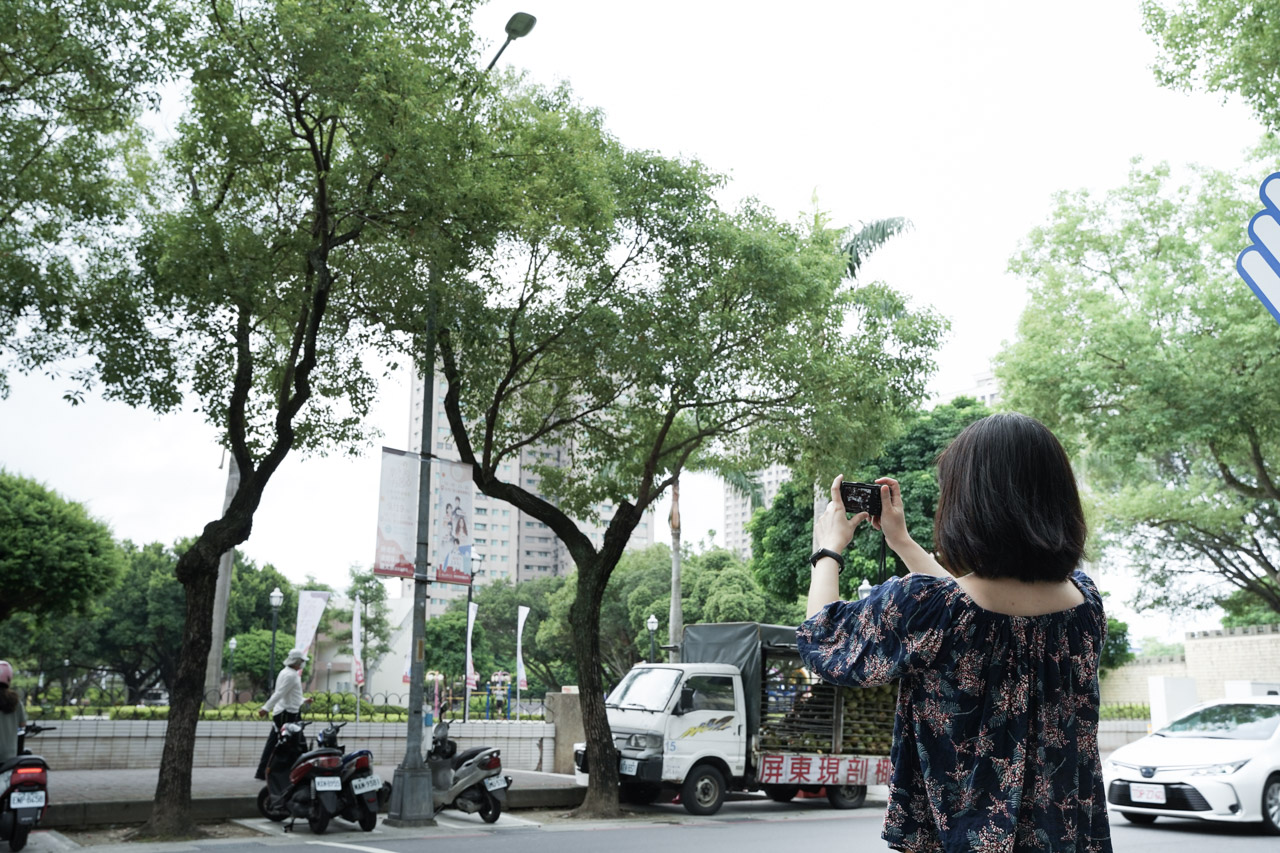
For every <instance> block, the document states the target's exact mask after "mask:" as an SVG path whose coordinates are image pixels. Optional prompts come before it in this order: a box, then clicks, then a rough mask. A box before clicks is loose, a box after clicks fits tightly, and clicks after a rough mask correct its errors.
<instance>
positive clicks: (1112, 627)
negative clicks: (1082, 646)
mask: <svg viewBox="0 0 1280 853" xmlns="http://www.w3.org/2000/svg"><path fill="white" fill-rule="evenodd" d="M1133 657H1134V655H1133V652H1132V651H1131V650H1130V649H1129V624H1128V623H1127V622H1121V621H1120V620H1119V619H1112V618H1111V617H1110V616H1108V617H1107V640H1106V642H1105V643H1103V644H1102V652H1101V654H1099V655H1098V674H1099V675H1105V674H1106V673H1107V672H1109V671H1111V670H1113V669H1119V668H1120V667H1122V666H1124V665H1125V664H1126V663H1128V662H1129V661H1131V660H1133Z"/></svg>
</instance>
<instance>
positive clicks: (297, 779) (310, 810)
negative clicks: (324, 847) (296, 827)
mask: <svg viewBox="0 0 1280 853" xmlns="http://www.w3.org/2000/svg"><path fill="white" fill-rule="evenodd" d="M310 722H311V721H310V720H305V721H302V722H298V723H285V724H284V725H282V726H281V727H280V738H279V740H277V741H276V747H275V750H274V751H273V752H272V753H271V760H270V761H269V762H268V764H267V784H266V787H264V788H263V789H262V790H261V791H259V792H258V811H259V812H261V813H262V816H263V817H265V818H267V819H269V820H274V821H283V820H285V819H286V818H289V817H292V818H293V820H291V821H289V825H288V826H286V827H285V831H286V832H288V831H290V830H292V829H293V824H294V822H296V821H297V819H298V818H300V817H305V818H306V819H307V825H308V826H310V827H311V831H312V832H314V833H315V834H317V835H319V834H321V833H323V832H324V831H325V830H326V829H328V828H329V820H330V818H332V817H333V816H334V815H336V814H339V811H340V804H339V798H340V797H341V794H342V776H341V773H342V751H341V750H339V749H334V748H333V747H325V746H320V747H318V748H317V749H313V750H310V751H308V750H307V735H306V732H305V731H304V730H305V729H306V727H307V726H308V725H309V724H310Z"/></svg>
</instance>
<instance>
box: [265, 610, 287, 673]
mask: <svg viewBox="0 0 1280 853" xmlns="http://www.w3.org/2000/svg"><path fill="white" fill-rule="evenodd" d="M267 600H268V601H270V602H271V671H270V672H268V673H267V684H272V683H274V682H273V679H274V678H275V677H276V628H277V627H279V624H280V605H281V604H284V593H283V592H281V591H280V587H276V588H275V589H273V590H271V594H270V595H268V596H267Z"/></svg>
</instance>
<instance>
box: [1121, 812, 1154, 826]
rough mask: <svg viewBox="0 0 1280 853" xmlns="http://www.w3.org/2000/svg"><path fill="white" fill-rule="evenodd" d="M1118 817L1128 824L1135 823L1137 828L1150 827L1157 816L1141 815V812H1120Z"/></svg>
mask: <svg viewBox="0 0 1280 853" xmlns="http://www.w3.org/2000/svg"><path fill="white" fill-rule="evenodd" d="M1120 816H1121V817H1122V818H1124V819H1125V820H1127V821H1129V823H1136V824H1137V825H1138V826H1150V825H1151V824H1153V823H1155V822H1156V818H1157V817H1158V815H1153V814H1143V813H1142V812H1120Z"/></svg>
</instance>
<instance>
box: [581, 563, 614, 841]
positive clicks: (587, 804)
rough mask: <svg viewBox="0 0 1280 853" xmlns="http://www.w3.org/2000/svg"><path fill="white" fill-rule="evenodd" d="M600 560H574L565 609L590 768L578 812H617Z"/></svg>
mask: <svg viewBox="0 0 1280 853" xmlns="http://www.w3.org/2000/svg"><path fill="white" fill-rule="evenodd" d="M602 568H603V567H602V566H601V565H600V562H599V559H598V558H597V559H596V560H595V561H593V562H592V563H591V564H590V565H579V566H578V590H577V593H576V594H575V595H574V597H573V606H572V607H571V608H570V609H569V623H570V624H571V625H572V626H573V631H572V632H571V634H572V637H573V656H574V659H575V660H577V661H579V665H578V701H579V702H580V703H581V706H582V727H583V729H584V731H585V732H586V736H587V763H588V765H589V766H588V771H589V772H590V774H591V778H590V783H589V784H588V785H587V796H586V799H584V800H583V802H582V805H581V806H579V807H578V808H577V810H575V811H574V814H575V815H576V816H578V817H617V816H618V815H620V814H621V813H622V811H621V809H619V808H618V751H617V750H616V749H615V748H614V746H613V736H612V735H611V734H610V732H609V716H608V712H607V711H606V710H605V707H604V683H603V681H602V679H601V677H600V669H599V667H596V666H592V665H590V662H592V661H598V660H599V659H600V606H601V604H602V602H603V600H604V587H605V585H604V583H603V582H602V581H601V575H602V574H603V572H602V571H601V570H602Z"/></svg>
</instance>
